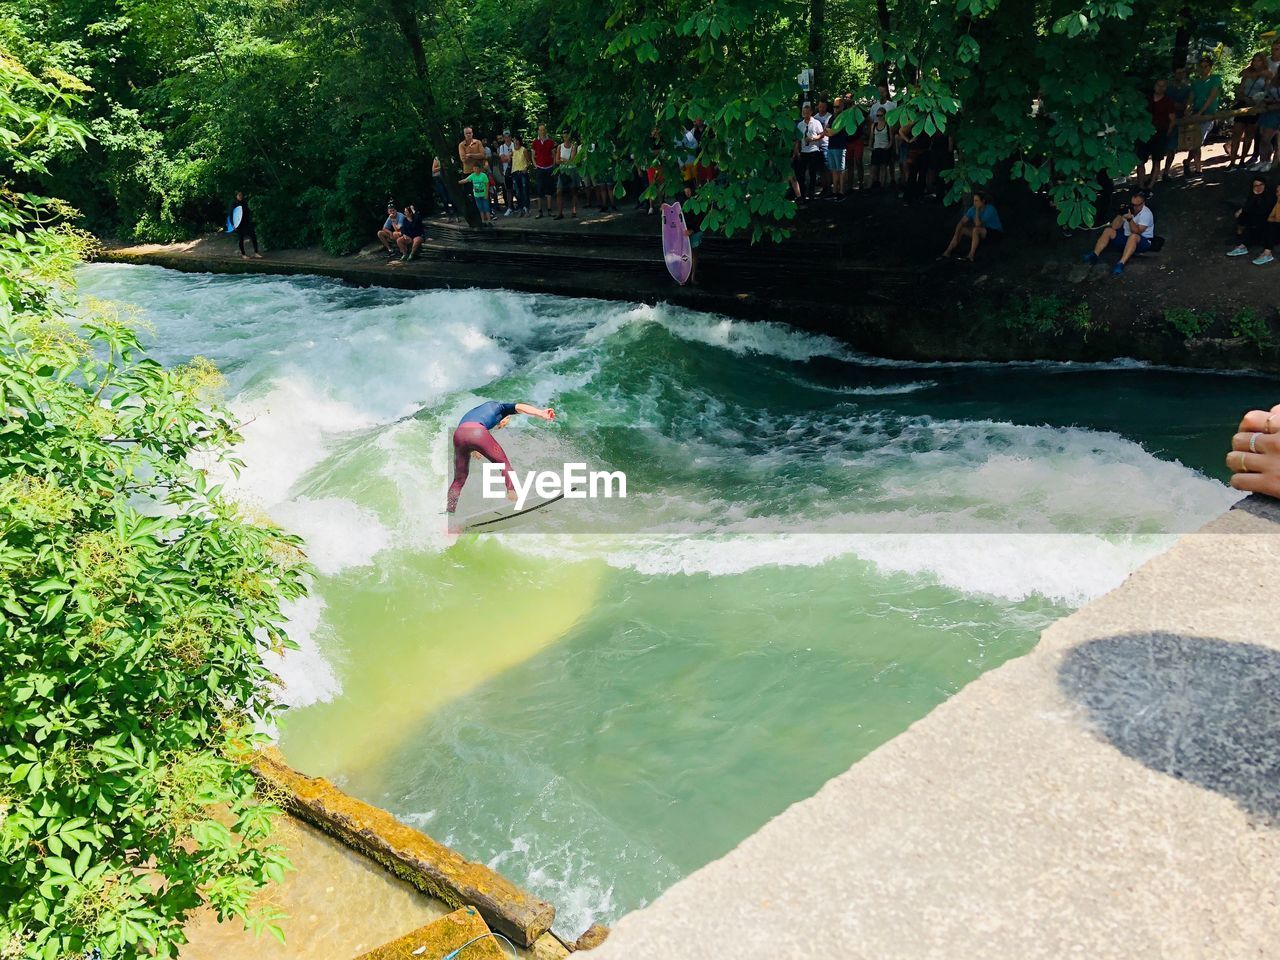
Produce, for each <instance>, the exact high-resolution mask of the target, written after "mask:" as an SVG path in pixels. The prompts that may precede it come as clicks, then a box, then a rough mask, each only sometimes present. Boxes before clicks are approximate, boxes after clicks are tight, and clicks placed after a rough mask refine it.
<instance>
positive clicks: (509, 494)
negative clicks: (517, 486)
mask: <svg viewBox="0 0 1280 960" xmlns="http://www.w3.org/2000/svg"><path fill="white" fill-rule="evenodd" d="M507 499H508V500H510V501H511V502H512V503H515V502H516V492H515V491H514V490H508V491H507Z"/></svg>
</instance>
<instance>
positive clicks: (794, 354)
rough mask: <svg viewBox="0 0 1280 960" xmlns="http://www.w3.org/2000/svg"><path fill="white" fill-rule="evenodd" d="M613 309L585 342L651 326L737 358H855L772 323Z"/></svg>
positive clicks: (837, 345)
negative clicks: (738, 356) (715, 348)
mask: <svg viewBox="0 0 1280 960" xmlns="http://www.w3.org/2000/svg"><path fill="white" fill-rule="evenodd" d="M613 306H614V309H615V310H616V311H617V312H616V313H614V315H613V316H611V317H609V318H607V319H605V320H604V321H602V322H600V323H598V324H596V325H595V326H594V327H593V328H592V330H591V332H590V333H589V334H588V335H587V341H588V342H598V341H600V340H603V339H606V338H608V337H610V336H612V335H613V334H615V333H618V332H619V331H621V330H623V329H625V328H627V327H634V326H641V325H644V324H649V323H652V324H656V325H658V326H660V327H662V328H663V329H664V330H666V331H667V332H668V333H670V334H671V335H672V336H674V337H678V338H679V339H681V340H686V341H689V342H692V343H702V344H706V345H707V346H711V347H719V348H720V349H722V350H728V351H729V352H730V353H736V354H739V355H746V354H759V355H762V356H768V357H779V358H781V359H783V360H800V361H803V360H812V359H814V358H815V357H836V358H841V359H847V358H851V357H852V356H853V355H852V354H851V353H850V352H849V348H848V347H846V346H845V345H844V344H843V343H841V342H840V341H839V340H836V339H835V338H833V337H828V336H825V335H823V334H817V333H805V332H803V331H801V330H797V329H795V328H794V327H789V326H786V325H785V324H781V323H774V322H772V321H767V320H732V319H730V318H728V317H723V316H719V315H717V314H709V313H697V312H695V311H693V310H685V309H682V308H680V307H673V306H670V305H668V304H658V305H650V304H638V305H634V306H630V307H627V306H623V305H613Z"/></svg>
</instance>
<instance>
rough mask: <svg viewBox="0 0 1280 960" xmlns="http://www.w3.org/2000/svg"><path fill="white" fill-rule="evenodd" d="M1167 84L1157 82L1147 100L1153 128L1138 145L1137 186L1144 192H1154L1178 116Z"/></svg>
mask: <svg viewBox="0 0 1280 960" xmlns="http://www.w3.org/2000/svg"><path fill="white" fill-rule="evenodd" d="M1168 90H1169V84H1168V83H1167V82H1165V81H1164V80H1157V81H1156V82H1155V86H1154V87H1153V88H1152V90H1151V96H1150V97H1148V98H1147V112H1148V113H1150V115H1151V125H1152V126H1153V127H1155V133H1153V134H1152V135H1151V136H1150V137H1149V138H1148V139H1146V140H1143V141H1141V142H1140V143H1139V144H1138V148H1137V153H1138V186H1139V187H1142V188H1144V189H1146V190H1154V189H1155V185H1156V179H1157V178H1158V175H1159V173H1160V163H1161V161H1163V160H1164V153H1165V150H1166V149H1167V148H1168V144H1169V131H1170V130H1172V129H1173V119H1174V117H1176V116H1177V115H1178V106H1177V104H1175V103H1174V102H1173V100H1172V99H1171V98H1170V97H1169V94H1168ZM1148 160H1150V161H1151V172H1150V173H1149V174H1148V173H1147V172H1146V168H1147V161H1148Z"/></svg>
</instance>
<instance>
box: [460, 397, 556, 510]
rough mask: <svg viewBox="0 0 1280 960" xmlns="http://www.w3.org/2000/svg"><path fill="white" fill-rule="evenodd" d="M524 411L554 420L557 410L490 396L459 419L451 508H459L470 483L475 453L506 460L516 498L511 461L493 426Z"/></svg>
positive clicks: (505, 468) (509, 490)
mask: <svg viewBox="0 0 1280 960" xmlns="http://www.w3.org/2000/svg"><path fill="white" fill-rule="evenodd" d="M517 413H523V414H526V415H527V416H530V417H539V418H541V419H543V420H554V419H555V418H556V412H555V411H554V410H552V409H551V408H550V407H548V408H546V409H545V410H544V409H542V408H541V407H534V406H531V405H529V404H527V403H499V402H498V401H496V400H490V401H488V402H487V403H482V404H480V406H478V407H474V408H473V409H471V410H468V411H467V412H466V413H464V414H463V415H462V419H461V420H460V421H458V426H457V428H456V429H455V430H454V431H453V483H452V484H451V485H450V486H449V506H448V509H449V512H450V513H453V512H454V511H455V510H456V509H458V497H459V496H461V495H462V488H463V486H465V485H466V482H467V475H468V473H469V472H470V470H471V458H472V457H473V456H477V457H484V458H485V459H486V460H488V461H489V462H490V463H500V464H502V479H503V480H504V481H506V484H507V499H508V500H514V499H515V498H516V493H515V486H514V485H513V484H512V483H511V461H510V460H508V459H507V454H506V452H505V451H504V450H503V449H502V446H501V445H500V444H499V443H498V441H497V440H495V439H494V438H493V433H492V432H491V431H493V430H500V429H501V428H503V427H505V426H506V425H507V421H508V420H510V419H511V417H512V416H513V415H514V414H517Z"/></svg>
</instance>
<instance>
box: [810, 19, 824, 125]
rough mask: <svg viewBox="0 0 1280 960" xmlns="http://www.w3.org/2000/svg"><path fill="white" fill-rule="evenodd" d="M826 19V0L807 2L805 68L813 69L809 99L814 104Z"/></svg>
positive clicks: (820, 73)
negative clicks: (807, 37)
mask: <svg viewBox="0 0 1280 960" xmlns="http://www.w3.org/2000/svg"><path fill="white" fill-rule="evenodd" d="M826 19H827V0H809V62H808V63H807V64H806V66H809V67H812V68H813V80H812V81H811V82H810V84H809V99H810V100H811V101H812V102H813V103H815V104H816V103H817V102H818V77H820V76H822V69H821V66H820V65H821V62H822V32H823V29H824V27H825V26H826ZM815 109H816V108H815Z"/></svg>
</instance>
